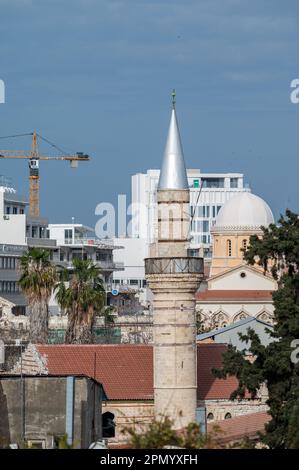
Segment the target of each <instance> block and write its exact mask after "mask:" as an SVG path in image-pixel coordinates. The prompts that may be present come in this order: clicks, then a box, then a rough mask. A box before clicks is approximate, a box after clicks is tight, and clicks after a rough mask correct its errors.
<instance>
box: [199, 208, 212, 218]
mask: <svg viewBox="0 0 299 470" xmlns="http://www.w3.org/2000/svg"><path fill="white" fill-rule="evenodd" d="M196 212H197V217H210V206H198V207H197V211H196Z"/></svg>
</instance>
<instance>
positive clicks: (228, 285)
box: [208, 266, 277, 290]
mask: <svg viewBox="0 0 299 470" xmlns="http://www.w3.org/2000/svg"><path fill="white" fill-rule="evenodd" d="M241 273H245V274H246V276H245V277H242V276H241ZM208 288H209V290H276V288H277V284H276V282H275V281H274V279H269V277H266V276H264V275H263V273H259V272H254V271H253V270H252V269H250V268H248V267H247V266H240V267H239V268H238V269H234V270H232V271H230V272H227V273H223V274H222V275H221V276H217V277H215V278H214V279H213V278H211V279H210V280H209V283H208Z"/></svg>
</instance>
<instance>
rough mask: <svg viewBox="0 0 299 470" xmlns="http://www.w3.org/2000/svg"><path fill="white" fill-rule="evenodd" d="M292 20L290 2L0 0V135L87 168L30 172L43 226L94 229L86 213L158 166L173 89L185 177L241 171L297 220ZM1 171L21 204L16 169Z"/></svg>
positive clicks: (297, 34) (21, 179)
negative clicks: (75, 158) (36, 141)
mask: <svg viewBox="0 0 299 470" xmlns="http://www.w3.org/2000/svg"><path fill="white" fill-rule="evenodd" d="M298 20H299V2H298V0H284V1H281V0H185V1H181V0H159V1H158V0H149V1H142V0H126V1H125V0H0V79H3V80H4V81H5V84H6V103H5V104H0V135H2V136H3V135H11V134H17V133H22V132H30V131H32V130H33V129H34V128H36V129H37V131H38V132H39V133H40V134H42V135H44V136H45V137H47V138H48V139H50V140H51V141H53V142H55V143H57V144H58V145H60V146H61V147H63V148H65V149H66V150H68V151H84V152H87V153H90V155H91V156H92V157H93V159H92V161H91V162H90V163H86V164H82V165H81V166H80V168H78V169H77V170H71V169H70V168H69V165H68V164H67V163H63V162H57V163H44V164H41V208H42V214H43V215H45V216H48V217H49V219H50V221H51V222H68V221H71V217H72V216H74V217H75V219H76V221H77V222H83V223H88V224H89V225H92V226H94V224H95V222H96V220H97V217H96V216H95V215H94V209H95V206H96V205H97V204H98V203H99V202H102V201H109V202H112V203H115V201H116V197H117V194H120V193H127V194H128V197H130V183H131V181H130V179H131V175H132V174H134V173H137V172H142V171H144V170H146V169H147V168H158V167H159V166H160V163H161V158H162V154H163V150H164V144H165V139H166V134H167V128H168V124H169V118H170V103H171V101H170V93H171V90H172V88H176V90H177V111H178V118H179V123H180V129H181V135H182V140H183V146H184V153H185V159H186V163H187V166H188V167H189V168H200V169H201V170H202V171H205V172H217V171H219V172H226V171H236V172H244V174H245V180H246V182H248V183H249V184H250V186H251V187H252V190H253V192H254V193H256V194H258V195H260V196H261V197H263V198H264V199H265V200H266V201H267V202H268V203H269V205H270V206H271V208H272V210H273V212H274V214H275V216H276V217H277V216H278V215H279V213H280V212H283V211H284V210H285V208H286V206H288V207H289V208H291V209H293V210H295V211H299V202H298V201H299V186H298V173H299V171H298V170H299V164H298V158H299V155H298V124H299V104H297V105H294V104H292V103H291V101H290V92H291V89H290V82H291V81H292V80H293V79H295V78H299V54H298V44H299V22H298ZM29 145H30V141H29V140H28V138H27V139H25V138H20V139H18V140H8V141H5V140H0V148H10V149H13V148H16V149H27V148H28V147H29ZM42 150H44V149H43V148H42ZM49 150H51V149H49ZM0 165H1V167H0V174H6V175H11V176H12V177H13V180H14V182H15V185H16V187H17V188H18V189H19V191H20V192H22V193H26V194H27V192H28V181H27V175H28V170H27V166H26V162H16V161H1V162H0Z"/></svg>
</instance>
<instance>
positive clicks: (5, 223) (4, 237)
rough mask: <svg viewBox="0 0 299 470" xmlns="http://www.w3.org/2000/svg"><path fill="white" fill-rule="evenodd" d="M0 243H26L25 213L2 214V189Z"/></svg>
mask: <svg viewBox="0 0 299 470" xmlns="http://www.w3.org/2000/svg"><path fill="white" fill-rule="evenodd" d="M0 244H8V245H26V215H25V214H9V215H6V214H4V193H3V191H0Z"/></svg>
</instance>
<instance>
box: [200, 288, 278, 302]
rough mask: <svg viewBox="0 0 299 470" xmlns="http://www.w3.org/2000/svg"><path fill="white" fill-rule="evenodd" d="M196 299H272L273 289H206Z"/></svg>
mask: <svg viewBox="0 0 299 470" xmlns="http://www.w3.org/2000/svg"><path fill="white" fill-rule="evenodd" d="M196 300H211V301H213V300H214V301H229V300H235V301H237V300H240V301H242V300H253V301H257V300H263V301H269V300H270V301H271V300H272V291H271V290H209V289H207V290H205V291H203V292H197V294H196Z"/></svg>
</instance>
